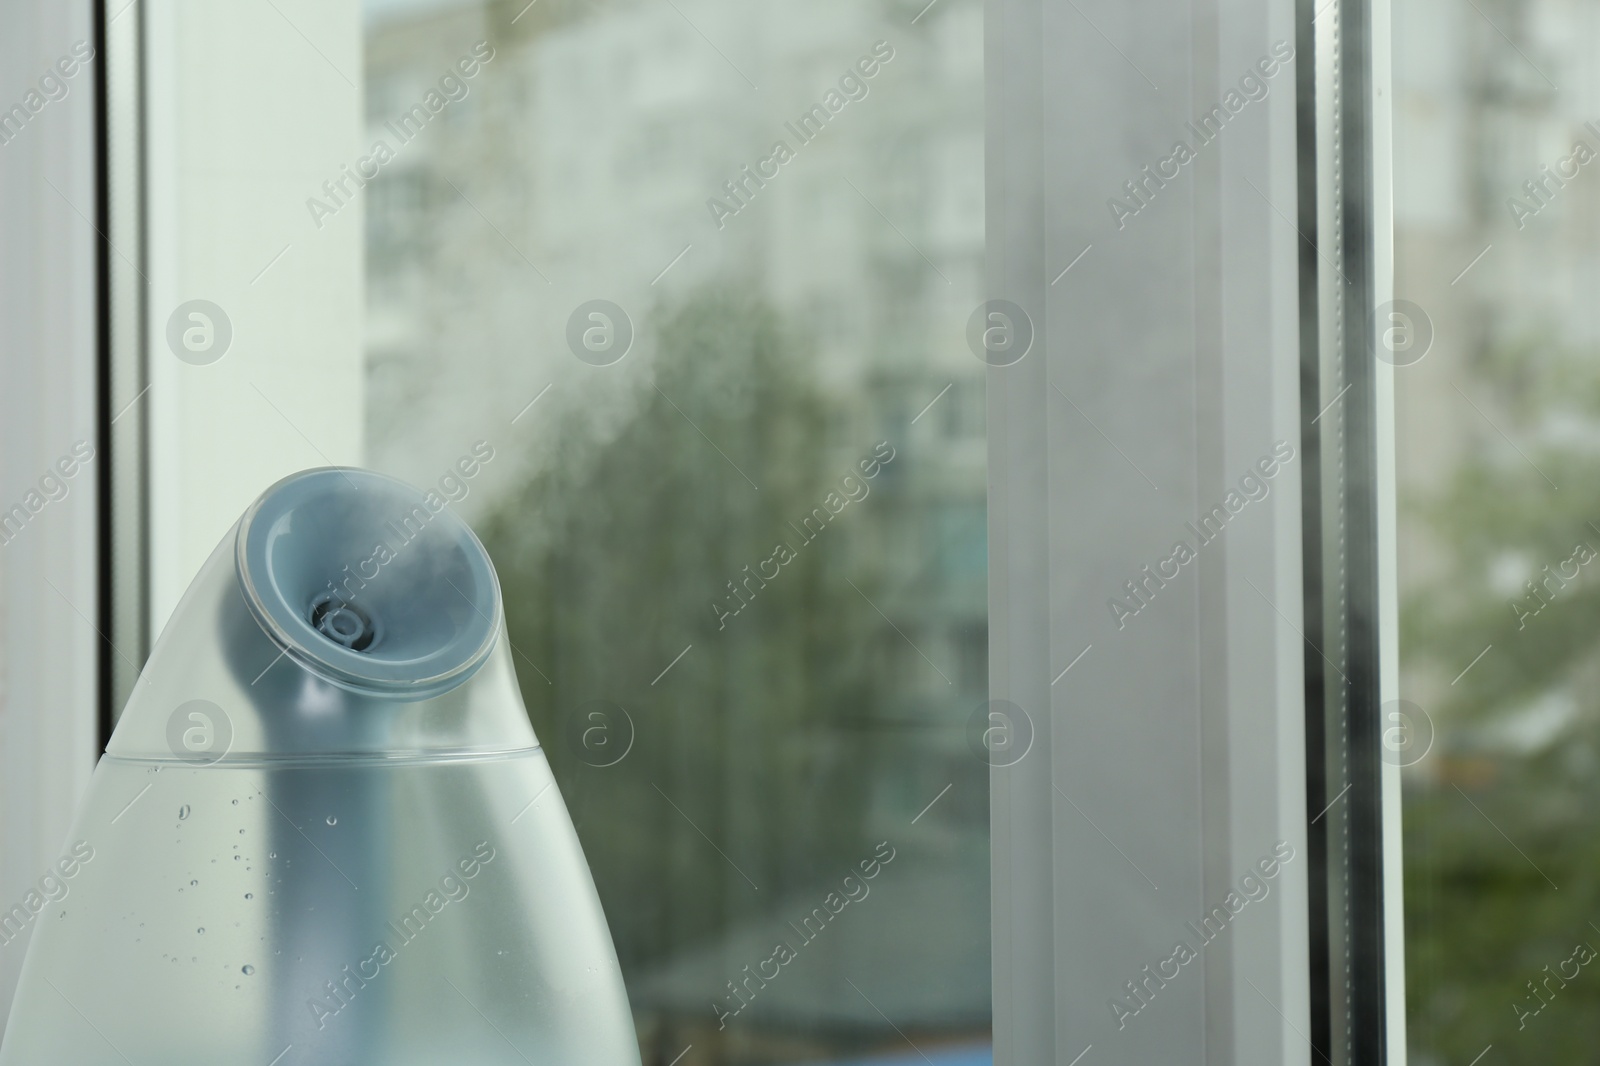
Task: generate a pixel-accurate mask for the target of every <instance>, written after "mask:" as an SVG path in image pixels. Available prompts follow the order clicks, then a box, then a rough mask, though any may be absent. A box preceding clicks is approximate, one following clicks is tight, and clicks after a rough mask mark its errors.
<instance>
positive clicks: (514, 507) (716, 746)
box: [484, 288, 892, 1019]
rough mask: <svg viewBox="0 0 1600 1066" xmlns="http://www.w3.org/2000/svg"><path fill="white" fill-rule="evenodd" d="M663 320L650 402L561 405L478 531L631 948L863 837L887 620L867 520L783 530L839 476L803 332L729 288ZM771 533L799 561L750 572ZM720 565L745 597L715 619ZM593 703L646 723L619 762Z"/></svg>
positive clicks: (536, 718)
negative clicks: (732, 611)
mask: <svg viewBox="0 0 1600 1066" xmlns="http://www.w3.org/2000/svg"><path fill="white" fill-rule="evenodd" d="M651 320H652V321H653V322H655V323H656V326H655V333H656V343H655V351H656V354H655V361H654V364H653V366H652V367H650V368H649V369H650V371H651V372H652V375H651V376H652V379H653V380H652V381H651V384H650V385H649V386H648V387H645V388H644V389H643V390H642V395H641V399H640V404H639V407H638V410H637V412H636V413H635V414H633V415H632V416H631V417H629V418H627V419H626V420H624V421H623V422H622V423H621V424H620V425H613V426H609V427H597V426H595V425H594V424H593V422H592V421H591V420H590V419H588V418H587V417H585V416H584V415H583V414H582V413H580V412H568V415H567V417H566V418H565V422H564V425H563V431H562V432H561V433H560V434H559V439H560V440H561V445H560V450H559V452H558V453H557V454H555V455H552V456H549V457H548V460H549V461H548V462H545V463H544V464H542V466H541V467H540V469H539V471H538V472H537V473H536V474H535V475H533V476H532V478H531V480H530V481H529V482H528V484H527V485H526V486H525V487H524V488H523V489H522V490H521V491H520V492H519V493H514V494H512V495H511V496H510V497H508V500H507V502H506V503H505V504H503V505H502V506H501V507H500V508H499V509H498V510H497V511H496V512H495V513H494V514H493V515H492V516H491V517H490V518H489V520H488V521H487V522H486V523H485V526H484V529H485V536H484V540H485V543H486V544H487V546H488V548H489V551H490V553H491V555H492V556H493V558H494V560H495V564H496V566H497V568H498V570H499V574H500V579H501V582H502V585H503V587H504V591H505V603H506V616H507V623H508V629H509V633H510V636H511V639H512V641H513V643H514V644H515V647H516V649H517V656H516V657H517V659H518V663H517V666H518V671H519V676H520V679H521V683H522V686H523V695H524V699H525V701H526V702H527V705H528V708H529V714H530V717H531V718H532V719H533V724H534V728H535V730H536V731H537V733H538V735H539V737H540V740H541V742H542V743H543V744H544V746H545V749H546V751H547V752H548V754H549V758H550V762H551V764H552V766H553V767H554V770H555V775H556V778H557V781H558V782H559V785H560V788H561V790H562V793H563V795H564V797H565V799H566V801H567V803H568V805H569V807H570V808H571V811H572V814H573V818H574V821H575V823H576V825H577V828H578V831H579V833H580V835H581V836H582V837H583V840H584V845H585V850H586V853H587V855H588V859H589V863H590V865H591V867H592V868H593V871H594V875H595V881H596V884H597V886H598V889H599V892H600V896H601V898H602V901H603V902H604V904H605V908H606V914H607V917H608V918H609V920H610V923H611V929H612V934H613V936H614V937H615V940H616V944H617V949H618V952H619V955H620V956H621V960H622V963H623V965H624V967H625V968H630V967H631V968H637V966H638V964H640V963H643V962H647V961H651V960H656V959H661V958H663V957H665V956H667V955H670V954H672V953H675V952H677V951H681V950H682V949H684V948H686V947H688V946H691V945H698V944H702V943H704V942H705V941H707V940H708V939H711V938H712V937H714V935H715V934H717V933H718V932H719V931H722V930H724V929H726V928H727V927H728V926H730V925H731V924H733V923H734V922H736V921H737V920H738V919H739V918H741V917H743V916H747V915H750V914H754V913H757V912H767V911H770V910H771V908H772V907H773V906H774V905H775V904H776V903H777V902H778V900H779V899H780V898H781V896H782V894H783V893H784V892H785V891H786V890H788V889H793V888H794V887H796V886H799V885H802V884H804V885H807V886H809V885H813V884H816V883H819V882H820V881H822V880H833V879H835V878H836V877H837V875H838V873H839V872H840V871H842V870H843V869H844V868H845V867H847V866H849V865H851V864H853V863H854V862H855V861H856V860H858V859H859V858H861V857H862V856H863V855H865V854H868V853H869V852H870V846H869V845H867V844H866V842H865V841H864V840H863V839H862V822H863V817H864V812H865V807H866V804H867V799H868V797H867V788H868V782H869V781H870V779H871V776H872V775H871V774H870V773H869V770H870V768H871V765H872V753H871V752H870V751H869V750H868V749H867V746H866V744H865V743H864V742H863V740H862V739H861V738H863V737H866V736H868V735H869V734H868V733H866V732H864V731H863V723H866V722H868V721H869V720H870V719H871V718H872V717H873V714H874V708H875V706H877V703H878V701H879V698H880V686H883V685H886V684H887V682H886V681H884V680H880V679H879V678H880V676H881V675H880V673H879V672H878V671H874V670H871V669H869V668H868V665H869V661H870V656H871V654H872V652H873V649H874V648H875V647H876V646H877V645H878V644H879V643H880V641H881V640H882V634H883V630H884V629H885V627H884V625H883V621H882V619H881V618H879V617H878V616H877V615H876V614H875V613H873V612H872V611H871V610H870V608H868V607H867V605H866V604H864V603H863V602H862V600H861V598H860V597H859V596H858V594H857V593H856V592H855V591H853V590H852V589H851V587H850V585H849V584H847V583H846V582H845V580H844V579H843V578H844V576H851V579H852V580H854V581H855V583H856V584H857V585H859V586H860V587H861V588H862V589H863V591H865V592H867V593H868V594H869V595H871V594H872V590H873V585H872V583H871V575H870V574H863V573H860V572H855V573H853V574H852V573H851V572H850V571H849V570H848V568H849V567H850V565H851V564H850V560H851V558H852V553H851V552H850V551H849V550H848V543H847V539H848V538H849V537H850V536H852V535H853V534H852V532H851V528H850V527H851V526H852V524H856V525H865V524H866V522H865V521H864V520H865V516H864V515H855V516H852V515H845V516H842V517H843V518H845V521H842V522H840V523H839V527H840V528H834V527H833V526H831V525H830V526H829V527H828V528H827V529H826V530H825V531H824V532H823V533H821V535H820V536H818V537H817V538H816V540H815V541H814V542H812V543H810V544H806V543H805V542H804V541H803V540H802V539H801V537H800V536H799V534H798V533H797V532H796V529H795V526H798V525H799V524H800V522H801V519H802V518H803V517H804V516H806V515H808V514H810V512H811V510H812V508H814V507H819V506H822V504H823V501H824V498H825V497H826V496H827V495H828V493H829V492H832V491H834V490H835V489H837V487H838V483H839V479H840V477H842V476H843V475H844V474H845V473H848V472H849V471H848V469H845V468H841V469H838V470H835V469H833V466H832V465H831V463H830V461H829V460H828V458H827V457H828V456H829V454H830V451H831V450H830V448H829V447H828V444H829V442H828V441H826V440H825V439H824V424H825V414H826V411H827V408H826V407H825V405H824V403H823V400H822V398H821V397H820V396H819V394H818V391H817V387H816V385H815V384H814V382H813V380H812V376H811V370H810V367H811V365H812V360H811V358H810V353H809V351H808V347H807V343H806V341H805V339H804V338H803V337H802V336H801V335H799V334H798V333H797V331H796V330H794V329H793V328H792V327H790V326H789V325H787V324H786V323H785V322H784V321H783V319H782V318H781V317H780V315H779V314H778V313H777V312H776V311H774V310H773V309H772V308H771V307H769V306H768V305H766V304H765V303H763V302H761V301H760V300H759V299H756V298H754V297H752V296H749V295H747V294H745V293H743V292H741V291H736V290H733V289H726V288H723V289H709V290H704V291H701V292H699V293H697V294H696V295H694V296H693V297H691V298H690V299H688V300H687V301H686V302H685V303H683V304H682V305H680V306H678V307H675V308H668V309H664V310H659V311H658V312H657V313H656V314H655V315H653V316H652V319H651ZM607 372H612V373H614V372H615V371H607ZM852 446H853V445H852ZM869 451H870V446H863V447H862V448H861V452H862V454H866V453H868V452H869ZM852 506H853V505H852ZM852 520H853V521H852ZM791 523H793V525H791ZM858 531H859V530H858ZM779 543H785V544H788V545H789V546H790V547H791V548H792V549H793V550H794V552H795V558H794V559H793V561H791V562H789V563H787V564H786V565H783V566H781V568H780V569H779V572H778V574H777V576H776V577H775V578H772V579H770V580H766V581H762V580H761V579H760V578H759V577H757V578H756V579H755V580H752V581H750V582H749V584H748V585H746V584H745V582H746V579H747V578H749V576H750V575H751V574H755V573H756V571H757V564H758V562H760V561H763V560H767V559H769V558H771V557H772V556H773V553H774V548H775V546H776V545H778V544H779ZM746 567H749V569H748V570H746V569H745V568H746ZM766 569H767V573H768V574H771V572H772V568H771V565H770V564H769V565H768V566H767V568H766ZM730 582H733V583H737V584H738V585H739V588H740V589H741V591H742V592H743V595H745V596H746V597H747V598H749V597H751V595H752V592H753V598H752V599H751V602H750V603H749V605H748V606H747V607H745V608H744V609H743V610H742V611H741V612H740V613H739V614H737V615H733V616H730V617H722V616H721V614H720V613H719V612H718V611H717V610H716V609H714V607H713V604H718V603H720V604H723V605H725V606H724V610H727V609H729V608H730V607H731V606H733V605H736V604H737V603H738V602H739V601H738V600H736V599H734V593H733V591H732V589H731V587H730ZM745 589H749V590H750V591H743V590H745ZM891 635H892V634H891ZM691 646H692V647H691ZM685 648H690V650H689V651H687V653H684V650H685ZM680 653H684V654H682V657H681V658H678V659H676V662H674V660H675V657H677V656H679V655H680ZM669 664H673V665H672V666H671V669H670V670H667V669H666V668H667V667H668V665H669ZM535 666H536V667H537V670H536V669H535V668H534V667H535ZM663 670H666V673H665V675H664V676H662V673H663ZM593 700H604V701H610V702H612V703H614V704H617V705H620V706H621V707H622V708H624V709H625V710H626V712H627V715H628V716H629V717H630V718H631V721H632V725H633V728H634V729H635V730H636V734H637V735H636V739H634V742H633V746H632V749H631V751H629V752H628V754H627V755H626V757H625V758H623V759H622V760H621V761H620V762H618V763H616V764H615V765H610V766H597V765H594V764H596V763H604V762H608V761H610V760H611V759H612V758H614V757H615V756H616V754H617V753H618V752H619V750H620V746H622V745H625V744H626V742H627V726H626V725H625V724H623V723H622V722H621V721H620V719H619V718H617V717H616V716H615V715H614V714H613V716H612V718H611V719H610V720H607V719H604V718H590V717H587V715H588V714H589V712H591V711H595V710H599V709H600V708H599V706H598V705H592V704H589V701H593ZM602 713H603V712H602ZM596 728H598V730H599V731H598V732H596V731H593V730H594V729H596ZM586 731H588V737H587V741H588V743H587V746H586V745H585V732H586ZM675 808H676V809H675ZM702 834H703V835H702ZM719 851H720V853H721V854H719ZM754 886H759V891H758V890H757V888H756V887H754ZM706 991H707V995H708V1007H707V1018H708V1019H709V1018H710V1017H711V1015H710V1008H709V996H710V995H711V994H712V993H713V992H715V991H716V990H713V989H707V990H706Z"/></svg>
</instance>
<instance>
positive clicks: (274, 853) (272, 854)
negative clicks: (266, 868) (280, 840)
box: [267, 851, 278, 859]
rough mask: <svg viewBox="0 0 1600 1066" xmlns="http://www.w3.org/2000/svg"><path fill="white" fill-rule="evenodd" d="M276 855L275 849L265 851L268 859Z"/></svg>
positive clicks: (274, 857)
mask: <svg viewBox="0 0 1600 1066" xmlns="http://www.w3.org/2000/svg"><path fill="white" fill-rule="evenodd" d="M277 857H278V853H277V852H275V851H269V852H267V858H269V859H276V858H277Z"/></svg>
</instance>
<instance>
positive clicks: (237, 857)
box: [233, 855, 244, 862]
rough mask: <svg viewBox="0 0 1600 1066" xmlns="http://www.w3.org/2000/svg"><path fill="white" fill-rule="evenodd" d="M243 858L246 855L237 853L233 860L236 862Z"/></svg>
mask: <svg viewBox="0 0 1600 1066" xmlns="http://www.w3.org/2000/svg"><path fill="white" fill-rule="evenodd" d="M242 858H244V856H243V855H235V856H234V857H233V861H234V862H238V861H239V860H240V859H242Z"/></svg>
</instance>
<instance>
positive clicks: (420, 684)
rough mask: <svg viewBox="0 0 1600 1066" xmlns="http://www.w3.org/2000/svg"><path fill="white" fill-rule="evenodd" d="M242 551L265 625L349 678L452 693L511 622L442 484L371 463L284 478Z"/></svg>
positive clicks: (309, 663)
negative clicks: (504, 620)
mask: <svg viewBox="0 0 1600 1066" xmlns="http://www.w3.org/2000/svg"><path fill="white" fill-rule="evenodd" d="M235 560H236V565H237V568H238V577H239V584H240V586H241V588H242V589H243V590H244V595H245V602H246V603H247V605H248V606H249V609H250V613H251V615H252V616H254V618H255V619H256V621H257V622H258V623H259V624H260V625H261V627H262V629H264V630H265V631H266V632H267V633H268V634H269V635H270V636H271V638H272V639H273V641H274V642H275V643H276V644H277V645H278V646H279V647H280V648H282V649H283V652H284V653H285V654H287V655H289V656H291V657H292V658H294V659H295V660H296V661H297V662H298V663H300V664H301V665H303V666H304V667H305V668H306V669H308V670H311V671H312V672H314V673H316V674H318V675H320V676H322V677H323V678H325V679H327V680H329V681H331V682H333V683H334V684H337V685H339V686H341V687H344V688H349V689H353V690H356V691H359V692H364V693H368V694H372V695H394V696H401V697H404V698H406V699H420V698H426V697H428V696H431V695H436V694H438V693H441V692H445V691H447V690H449V689H451V688H453V687H455V686H456V685H459V684H460V683H461V682H463V681H465V680H466V679H467V678H469V677H470V676H472V673H473V672H474V671H475V670H477V668H478V667H479V666H481V665H482V664H483V662H484V660H485V659H486V658H488V656H489V653H490V651H491V650H492V649H493V646H494V643H495V639H496V635H497V634H498V632H499V628H500V626H499V620H500V592H499V583H498V582H497V581H496V579H495V574H494V569H493V566H492V565H491V564H490V562H489V556H488V554H487V553H486V552H485V551H484V549H483V545H482V544H481V543H479V541H478V538H477V537H476V536H475V535H474V534H473V532H472V530H471V529H470V528H469V527H468V526H467V524H466V523H465V522H463V521H462V520H461V519H460V518H459V517H457V516H456V515H455V514H454V513H452V512H451V511H450V510H449V508H448V506H447V505H446V501H445V500H443V499H442V498H441V497H439V496H438V495H437V494H436V493H431V492H430V493H423V492H420V491H418V490H417V489H415V488H413V487H411V486H410V485H407V484H405V483H404V482H401V481H396V480H394V479H393V478H388V477H384V476H383V475H381V474H374V473H372V472H371V471H367V470H359V469H354V468H350V467H329V468H324V469H320V470H308V471H304V472H302V473H298V474H294V475H292V476H290V477H287V478H284V479H283V480H282V481H280V482H278V483H277V484H276V485H274V486H273V487H272V488H271V489H269V490H268V491H267V492H266V493H265V494H263V495H262V496H261V498H260V499H258V500H257V501H256V502H255V504H254V505H253V506H251V508H250V509H249V510H248V511H246V512H245V514H244V517H243V518H242V519H241V520H240V523H239V532H238V537H237V541H236V550H235Z"/></svg>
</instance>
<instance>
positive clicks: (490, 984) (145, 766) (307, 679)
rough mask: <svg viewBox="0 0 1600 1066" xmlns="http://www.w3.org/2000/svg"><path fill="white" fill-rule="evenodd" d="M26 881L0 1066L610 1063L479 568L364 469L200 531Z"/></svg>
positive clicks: (618, 984) (573, 886)
mask: <svg viewBox="0 0 1600 1066" xmlns="http://www.w3.org/2000/svg"><path fill="white" fill-rule="evenodd" d="M50 878H51V884H53V885H57V886H59V889H58V890H54V891H51V892H50V893H49V898H48V899H41V901H40V902H41V906H40V908H39V909H38V911H37V913H36V915H35V916H33V917H32V932H31V940H30V942H29V945H28V952H27V957H26V959H25V960H24V963H23V968H22V975H21V981H20V984H19V986H18V990H17V994H16V999H15V1001H14V1002H13V1004H12V1009H11V1015H10V1021H9V1023H8V1025H7V1028H6V1031H5V1039H4V1043H3V1045H0V1066H63V1064H71V1066H100V1064H104V1066H188V1064H195V1066H200V1064H204V1066H216V1064H218V1063H228V1064H230V1066H309V1064H317V1066H357V1064H369V1063H370V1064H383V1066H413V1064H414V1066H439V1064H441V1063H450V1064H452V1066H457V1064H459V1066H478V1064H483V1066H490V1064H494V1066H499V1064H506V1066H529V1064H535V1066H545V1064H550V1066H579V1064H581V1066H612V1064H616V1066H623V1064H632V1066H637V1064H638V1063H639V1052H638V1045H637V1041H636V1038H635V1035H634V1030H633V1022H632V1018H631V1016H630V1014H629V1010H628V1002H627V997H626V994H625V992H624V989H623V984H622V976H621V972H620V970H619V969H618V966H617V959H616V953H615V949H614V948H613V947H612V944H611V937H610V933H609V931H608V930H607V928H606V923H605V917H604V915H603V913H602V911H601V907H600V902H599V899H598V897H597V896H596V894H595V890H594V884H593V881H592V880H591V878H590V875H589V869H588V866H587V864H586V863H585V861H584V857H583V853H582V851H581V849H580V848H579V845H578V840H577V837H576V835H575V834H574V832H573V828H572V823H571V820H570V818H569V817H568V815H567V812H566V808H565V806H564V804H563V803H562V800H561V794H560V792H559V791H558V790H557V788H556V785H555V781H554V779H553V778H552V776H551V773H550V767H549V765H548V764H547V763H546V761H545V756H544V754H543V752H542V751H541V750H540V748H539V744H538V742H537V740H536V739H535V738H534V734H533V730H532V728H531V727H530V725H529V723H528V717H527V713H526V711H525V710H524V708H523V704H522V699H521V697H520V695H519V694H518V689H517V683H516V675H515V671H514V668H513V664H512V659H511V647H510V643H509V641H508V639H507V637H506V632H505V622H504V614H503V612H502V610H501V601H500V587H499V583H498V581H497V579H496V577H495V573H494V569H493V567H492V566H491V564H490V561H489V557H488V555H487V554H486V553H485V552H484V549H483V545H482V544H480V543H479V541H478V539H477V538H476V537H475V536H474V535H473V533H472V531H471V530H470V529H469V528H468V527H467V525H466V524H465V523H464V522H463V521H462V520H461V519H460V518H459V517H458V516H456V515H455V514H454V513H453V512H451V511H450V510H449V508H448V505H447V503H446V502H445V501H444V500H443V499H442V498H441V497H439V496H438V495H437V494H435V493H422V492H419V491H417V490H416V489H413V488H411V487H410V486H408V485H405V484H403V483H401V482H398V481H394V480H392V479H390V478H386V477H382V476H380V475H377V474H373V473H371V472H368V471H364V470H357V469H348V468H330V469H321V470H312V471H308V472H305V473H301V474H296V475H294V476H292V477H289V478H286V479H285V480H283V481H281V482H279V483H278V484H277V485H275V486H273V487H272V488H271V489H270V490H268V491H267V493H266V494H265V495H263V496H262V497H261V498H260V499H258V500H257V501H256V502H255V503H254V504H253V505H252V506H251V507H250V508H249V509H248V510H247V511H246V512H245V514H244V516H243V517H242V518H240V520H239V522H238V524H237V525H236V526H235V527H234V528H233V530H232V531H230V532H229V534H228V535H227V536H226V537H224V538H223V541H222V543H221V544H220V545H218V546H217V549H216V550H215V551H214V552H213V553H212V555H211V557H210V559H209V560H207V562H206V564H205V566H204V567H203V568H202V569H201V571H200V573H199V576H198V577H197V578H196V579H195V581H194V584H193V585H192V586H191V587H190V588H189V590H188V592H187V593H186V594H185V595H184V597H183V599H182V601H181V602H180V603H179V604H178V607H177V610H176V611H175V612H174V613H173V615H172V619H171V621H170V622H169V623H168V624H167V627H166V629H165V631H164V632H163V633H162V634H161V638H160V639H159V640H158V641H157V643H156V646H155V649H154V651H153V652H152V653H151V656H150V661H149V663H148V664H147V665H146V667H145V669H144V672H143V674H142V675H141V676H140V678H139V681H138V684H137V687H136V688H135V690H134V693H133V695H132V697H131V698H130V699H129V700H128V704H127V708H126V710H125V711H124V712H123V715H122V717H121V719H120V720H119V722H118V724H117V728H116V732H115V733H114V734H113V736H112V738H111V743H110V744H109V745H108V747H107V749H106V754H105V757H104V758H103V759H102V760H101V761H100V764H99V766H98V768H97V769H96V771H95V773H94V777H93V780H92V783H91V784H90V787H89V792H88V795H87V797H86V799H85V801H84V803H83V807H82V809H81V810H80V811H79V812H78V816H77V820H76V823H75V825H74V827H73V830H72V835H71V836H70V838H69V839H68V840H67V842H66V843H65V844H64V845H63V848H62V860H61V861H60V862H59V863H57V864H56V865H55V866H54V867H53V868H52V872H51V875H50Z"/></svg>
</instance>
